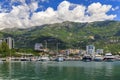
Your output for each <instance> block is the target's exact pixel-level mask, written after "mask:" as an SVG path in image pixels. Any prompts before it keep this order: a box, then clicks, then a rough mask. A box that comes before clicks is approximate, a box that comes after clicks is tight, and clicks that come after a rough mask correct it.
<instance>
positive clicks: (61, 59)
mask: <svg viewBox="0 0 120 80" xmlns="http://www.w3.org/2000/svg"><path fill="white" fill-rule="evenodd" d="M56 61H58V62H63V61H64V57H63V55H58V56H57V58H56Z"/></svg>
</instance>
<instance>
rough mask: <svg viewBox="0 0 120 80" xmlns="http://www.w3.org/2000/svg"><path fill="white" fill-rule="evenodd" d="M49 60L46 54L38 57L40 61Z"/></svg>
mask: <svg viewBox="0 0 120 80" xmlns="http://www.w3.org/2000/svg"><path fill="white" fill-rule="evenodd" d="M49 60H50V58H49V57H47V56H42V57H41V58H40V61H49Z"/></svg>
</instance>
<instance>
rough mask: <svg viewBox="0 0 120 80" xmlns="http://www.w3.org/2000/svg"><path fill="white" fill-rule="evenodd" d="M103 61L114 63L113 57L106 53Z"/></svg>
mask: <svg viewBox="0 0 120 80" xmlns="http://www.w3.org/2000/svg"><path fill="white" fill-rule="evenodd" d="M103 60H104V61H107V62H113V61H115V56H113V55H112V54H111V53H106V54H105V56H104V59H103Z"/></svg>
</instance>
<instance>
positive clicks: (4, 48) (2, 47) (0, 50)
mask: <svg viewBox="0 0 120 80" xmlns="http://www.w3.org/2000/svg"><path fill="white" fill-rule="evenodd" d="M0 54H1V55H2V56H3V57H6V56H9V55H10V49H9V47H8V45H7V43H6V42H4V41H3V42H2V43H1V44H0Z"/></svg>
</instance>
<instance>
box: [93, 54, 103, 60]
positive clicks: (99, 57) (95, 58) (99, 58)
mask: <svg viewBox="0 0 120 80" xmlns="http://www.w3.org/2000/svg"><path fill="white" fill-rule="evenodd" d="M93 60H94V61H97V62H100V61H103V56H102V55H98V54H97V55H95V57H94V59H93Z"/></svg>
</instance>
